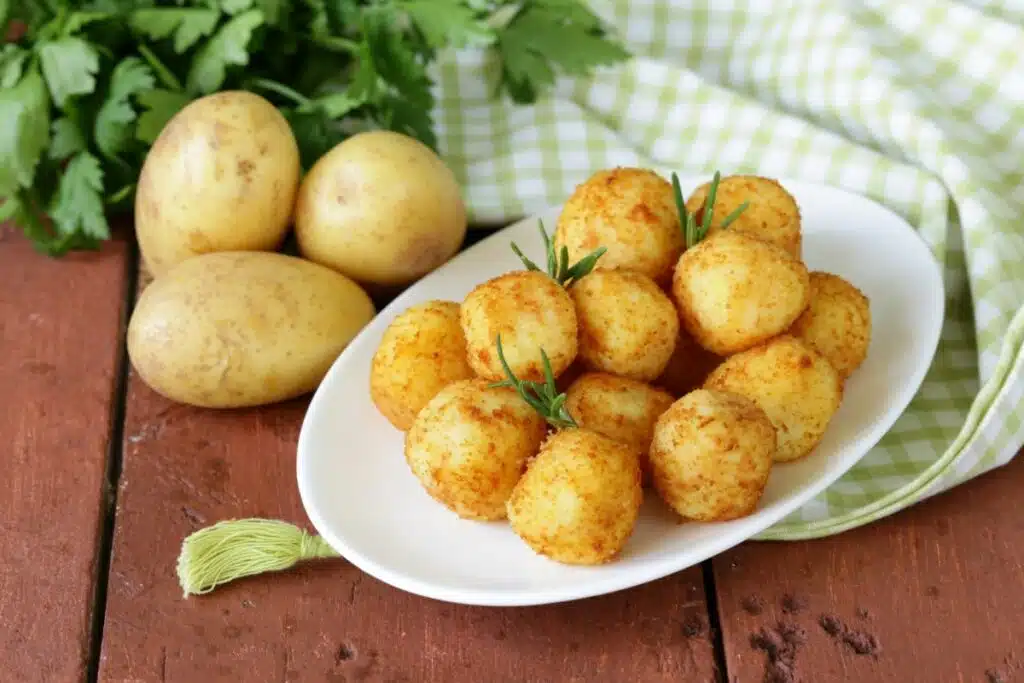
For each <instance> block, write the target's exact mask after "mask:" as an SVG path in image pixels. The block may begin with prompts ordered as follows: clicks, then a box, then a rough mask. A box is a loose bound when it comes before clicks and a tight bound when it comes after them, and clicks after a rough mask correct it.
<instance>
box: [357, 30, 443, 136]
mask: <svg viewBox="0 0 1024 683" xmlns="http://www.w3.org/2000/svg"><path fill="white" fill-rule="evenodd" d="M363 30H364V33H365V36H364V38H365V41H366V42H365V51H364V53H363V54H364V55H365V57H364V58H365V59H366V63H361V64H360V68H361V73H360V74H359V77H358V80H356V81H354V82H353V84H352V91H353V95H354V96H355V97H362V98H365V99H367V100H368V101H370V102H373V103H374V104H375V105H377V106H376V107H375V116H374V118H375V120H376V121H377V122H378V123H379V124H381V125H383V126H385V127H387V128H389V129H391V130H394V131H397V132H401V133H405V134H407V135H411V136H413V137H416V138H418V139H420V140H422V141H423V142H424V143H426V144H427V145H430V146H431V147H434V148H436V146H437V136H436V134H435V133H434V130H433V121H432V120H431V110H432V109H433V106H434V94H433V92H431V89H430V87H431V81H430V78H429V77H428V76H427V70H426V66H425V65H424V64H423V63H422V62H420V61H419V60H418V59H417V57H416V54H415V53H413V51H412V50H411V49H410V48H409V45H408V44H407V43H406V42H404V41H403V38H402V35H401V33H399V32H398V31H397V30H396V29H395V27H394V23H393V17H392V16H390V14H389V13H388V12H372V13H367V14H366V15H365V16H364V19H363ZM373 73H375V74H376V75H377V76H378V77H379V79H381V80H383V81H384V87H383V88H381V87H380V85H381V84H380V83H379V82H377V81H376V80H375V79H374V78H373Z"/></svg>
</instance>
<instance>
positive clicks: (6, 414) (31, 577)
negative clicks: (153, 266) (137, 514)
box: [0, 226, 129, 683]
mask: <svg viewBox="0 0 1024 683" xmlns="http://www.w3.org/2000/svg"><path fill="white" fill-rule="evenodd" d="M128 251H129V250H128V249H127V245H126V243H125V242H124V241H122V240H114V241H111V242H108V243H107V244H106V245H105V246H104V248H103V249H102V251H100V252H98V253H88V254H74V255H70V256H66V257H64V258H62V259H60V260H53V259H50V258H47V257H44V256H42V255H40V254H38V253H36V252H35V251H33V249H32V248H31V247H30V245H29V244H28V242H27V241H26V240H24V239H23V238H22V237H21V236H20V235H19V234H17V233H16V232H15V230H14V229H13V228H9V227H2V226H0V439H2V442H3V446H2V451H0V452H2V453H3V460H2V462H3V469H4V484H3V486H0V558H2V560H0V662H2V663H3V665H2V671H3V673H2V674H0V678H2V679H3V680H4V681H11V682H12V683H21V682H23V681H24V682H35V681H39V682H40V683H64V682H70V681H80V680H84V679H85V675H86V667H87V658H88V655H89V637H90V630H91V618H92V613H93V603H94V589H95V581H96V574H97V566H98V565H97V560H98V557H99V553H98V551H99V534H100V529H101V525H102V518H103V515H104V511H105V500H106V491H105V486H106V483H107V481H106V479H107V456H108V447H109V443H110V434H111V417H112V410H113V401H114V396H115V387H116V384H117V374H118V370H119V363H120V346H119V344H120V341H119V340H120V328H121V315H122V310H123V307H124V301H125V293H126V292H125V284H126V265H127V258H128Z"/></svg>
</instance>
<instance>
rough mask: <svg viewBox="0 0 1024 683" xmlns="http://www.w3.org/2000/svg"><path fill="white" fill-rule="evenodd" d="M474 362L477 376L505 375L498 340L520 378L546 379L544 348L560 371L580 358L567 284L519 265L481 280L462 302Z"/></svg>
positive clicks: (494, 378)
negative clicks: (519, 269) (499, 354)
mask: <svg viewBox="0 0 1024 683" xmlns="http://www.w3.org/2000/svg"><path fill="white" fill-rule="evenodd" d="M459 319H460V323H461V325H462V332H463V334H464V335H465V338H466V351H467V357H468V359H469V365H470V367H471V368H473V372H475V373H476V374H477V376H479V377H482V378H484V379H489V380H491V381H501V380H504V379H505V371H504V369H503V368H502V367H501V362H500V361H499V360H498V354H497V351H496V346H495V342H496V340H497V337H498V335H499V334H500V335H501V344H502V347H503V349H504V353H505V359H506V360H507V361H508V364H509V366H510V367H511V368H512V372H514V373H515V374H516V376H518V377H519V378H520V379H523V380H529V381H533V382H539V381H541V380H543V379H544V366H543V362H542V359H541V354H540V350H541V349H543V350H544V353H546V354H547V356H548V358H549V360H550V361H551V369H552V372H553V373H554V375H555V377H558V376H559V375H561V374H562V373H563V372H565V370H566V368H568V367H569V365H570V364H571V363H572V362H573V360H575V359H576V351H577V330H576V325H577V321H576V308H575V306H574V305H573V302H572V299H571V298H570V297H569V293H568V292H566V291H565V288H564V287H562V286H561V285H560V284H558V283H557V282H555V281H554V280H553V279H551V278H550V277H548V276H547V275H545V274H544V273H542V272H539V271H514V272H511V273H506V274H505V275H500V276H498V277H496V278H493V279H491V280H488V281H487V282H485V283H483V284H481V285H478V286H477V287H475V288H474V289H473V291H471V292H470V293H469V295H468V296H467V297H466V298H465V300H464V301H463V302H462V306H461V308H460V318H459Z"/></svg>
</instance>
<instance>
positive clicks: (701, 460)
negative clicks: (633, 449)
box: [650, 389, 776, 522]
mask: <svg viewBox="0 0 1024 683" xmlns="http://www.w3.org/2000/svg"><path fill="white" fill-rule="evenodd" d="M775 449H776V439H775V427H773V426H772V423H771V421H770V420H769V419H768V416H767V415H765V414H764V411H762V410H761V409H760V408H758V407H757V405H756V404H755V403H754V402H753V401H751V400H750V399H748V398H745V397H743V396H739V395H737V394H731V393H725V392H716V391H707V390H705V389H697V390H695V391H692V392H690V393H689V394H687V395H686V396H684V397H683V398H681V399H679V400H678V401H676V402H675V403H673V404H672V407H671V408H669V409H668V411H667V412H665V413H664V414H663V415H662V416H661V417H660V418H659V419H658V423H657V426H656V427H655V429H654V440H653V442H652V444H651V451H650V462H651V474H652V478H653V480H654V487H655V489H656V490H657V491H658V494H659V495H660V496H661V498H662V500H664V501H665V502H666V503H667V504H668V505H669V507H671V508H672V509H673V510H675V511H676V512H677V513H678V514H679V515H680V516H681V517H683V518H684V519H687V520H693V521H698V522H717V521H726V520H730V519H737V518H738V517H744V516H746V515H749V514H750V513H752V512H753V511H754V509H755V508H756V507H757V504H758V501H760V500H761V494H762V493H763V492H764V487H765V485H766V484H767V483H768V475H769V474H771V469H772V464H773V461H774V460H773V459H774V456H775Z"/></svg>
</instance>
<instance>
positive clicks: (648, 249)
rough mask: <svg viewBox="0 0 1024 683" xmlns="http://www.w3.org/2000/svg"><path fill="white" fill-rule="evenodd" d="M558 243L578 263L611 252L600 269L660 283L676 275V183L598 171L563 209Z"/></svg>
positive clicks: (679, 247)
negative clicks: (593, 254) (602, 249)
mask: <svg viewBox="0 0 1024 683" xmlns="http://www.w3.org/2000/svg"><path fill="white" fill-rule="evenodd" d="M554 239H555V244H556V245H557V246H558V248H559V249H560V248H561V247H562V246H563V245H564V246H565V247H567V248H568V250H569V258H570V260H571V261H574V262H575V261H578V260H579V259H581V258H583V257H584V256H586V255H587V254H589V253H590V252H592V251H594V250H595V249H597V248H598V247H602V246H603V247H607V249H608V251H607V252H606V253H605V254H604V255H603V256H602V257H601V258H600V259H598V261H597V268H598V269H619V270H632V271H636V272H639V273H643V274H644V275H647V276H648V277H650V278H653V279H654V280H656V281H659V282H667V281H668V280H669V279H670V278H671V277H672V268H673V266H675V263H676V260H677V259H678V258H679V254H681V253H682V251H683V236H682V232H681V230H680V228H679V213H678V211H677V210H676V205H675V198H674V194H673V191H672V184H671V183H670V182H669V181H667V180H665V179H664V178H662V177H661V176H660V175H658V174H657V173H655V172H654V171H651V170H648V169H643V168H628V167H627V168H613V169H606V170H602V171H598V172H597V173H594V174H593V175H591V176H590V177H589V178H588V179H587V180H586V181H584V182H583V183H581V184H580V185H578V186H577V187H576V189H575V191H574V192H573V193H572V195H571V196H570V197H569V199H568V200H567V201H566V203H565V206H564V207H563V209H562V213H561V215H560V216H559V218H558V225H557V226H556V228H555V238H554Z"/></svg>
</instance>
